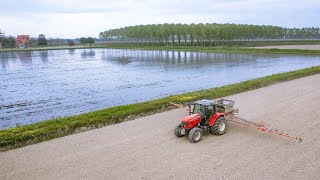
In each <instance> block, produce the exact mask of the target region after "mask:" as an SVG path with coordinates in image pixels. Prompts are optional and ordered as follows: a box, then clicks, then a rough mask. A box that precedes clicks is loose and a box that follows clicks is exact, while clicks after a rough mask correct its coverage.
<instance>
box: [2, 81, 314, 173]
mask: <svg viewBox="0 0 320 180" xmlns="http://www.w3.org/2000/svg"><path fill="white" fill-rule="evenodd" d="M228 98H230V99H232V100H235V101H236V108H239V110H240V112H239V116H241V117H243V118H246V119H249V120H252V121H256V122H259V121H260V120H264V121H265V122H266V123H267V124H268V125H269V126H271V127H273V128H276V129H278V130H284V131H286V132H288V133H290V134H293V135H297V136H300V137H301V138H302V139H303V142H302V143H298V142H297V141H293V140H290V139H286V138H283V137H280V136H275V135H270V134H266V133H263V132H258V131H256V130H254V129H250V128H248V127H243V126H241V125H237V124H233V123H232V122H231V123H229V129H228V132H227V134H225V135H223V136H214V135H211V134H207V135H206V136H205V137H204V138H203V139H202V141H201V142H199V143H196V144H191V143H190V142H189V141H188V140H187V138H176V137H175V136H174V134H173V128H174V126H175V125H176V124H177V123H178V122H179V121H180V120H181V119H182V118H183V117H184V116H186V115H187V112H186V111H185V110H183V109H175V110H171V111H168V112H164V113H159V114H155V115H151V116H147V117H143V118H139V119H136V120H133V121H128V122H124V123H120V124H116V125H110V126H107V127H104V128H101V129H96V130H92V131H88V132H84V133H79V134H74V135H70V136H67V137H63V138H58V139H54V140H50V141H47V142H43V143H39V144H35V145H30V146H27V147H24V148H20V149H16V150H11V151H7V152H2V153H0V174H1V176H0V179H318V178H319V177H320V140H319V137H320V118H319V117H320V110H319V109H320V75H314V76H309V77H306V78H302V79H298V80H293V81H289V82H285V83H281V84H276V85H273V86H269V87H266V88H262V89H257V90H253V91H249V92H245V93H241V94H237V95H234V96H230V97H228Z"/></svg>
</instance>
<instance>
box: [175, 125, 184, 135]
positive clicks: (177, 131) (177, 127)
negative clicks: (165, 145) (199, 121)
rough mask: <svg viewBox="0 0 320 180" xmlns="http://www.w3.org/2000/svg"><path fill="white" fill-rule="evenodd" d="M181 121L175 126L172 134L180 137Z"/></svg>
mask: <svg viewBox="0 0 320 180" xmlns="http://www.w3.org/2000/svg"><path fill="white" fill-rule="evenodd" d="M181 126H182V123H179V124H178V125H177V126H176V128H175V129H174V134H175V135H176V136H177V137H182V136H183V134H181V131H182V127H181Z"/></svg>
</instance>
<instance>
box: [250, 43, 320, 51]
mask: <svg viewBox="0 0 320 180" xmlns="http://www.w3.org/2000/svg"><path fill="white" fill-rule="evenodd" d="M255 48H259V49H270V48H276V49H304V50H320V45H319V44H314V45H283V46H263V47H255Z"/></svg>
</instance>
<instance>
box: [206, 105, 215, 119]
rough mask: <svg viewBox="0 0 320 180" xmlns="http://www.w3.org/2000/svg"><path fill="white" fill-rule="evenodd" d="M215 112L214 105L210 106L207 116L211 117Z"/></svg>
mask: <svg viewBox="0 0 320 180" xmlns="http://www.w3.org/2000/svg"><path fill="white" fill-rule="evenodd" d="M213 113H214V109H213V106H208V107H207V111H206V116H207V117H208V118H210V117H211V115H212V114H213Z"/></svg>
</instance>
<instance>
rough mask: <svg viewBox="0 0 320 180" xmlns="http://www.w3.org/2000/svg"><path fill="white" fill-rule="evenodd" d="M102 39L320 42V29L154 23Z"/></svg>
mask: <svg viewBox="0 0 320 180" xmlns="http://www.w3.org/2000/svg"><path fill="white" fill-rule="evenodd" d="M99 37H100V38H102V39H105V40H113V41H117V42H132V43H148V44H151V45H178V46H180V45H184V46H187V45H191V46H217V45H227V46H228V45H243V44H245V43H246V42H250V41H270V40H273V41H274V40H278V41H281V40H299V39H303V40H308V39H320V29H319V27H306V28H284V27H279V26H266V25H245V24H201V23H200V24H168V23H165V24H150V25H137V26H129V27H124V28H117V29H110V30H106V31H104V32H100V34H99Z"/></svg>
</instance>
